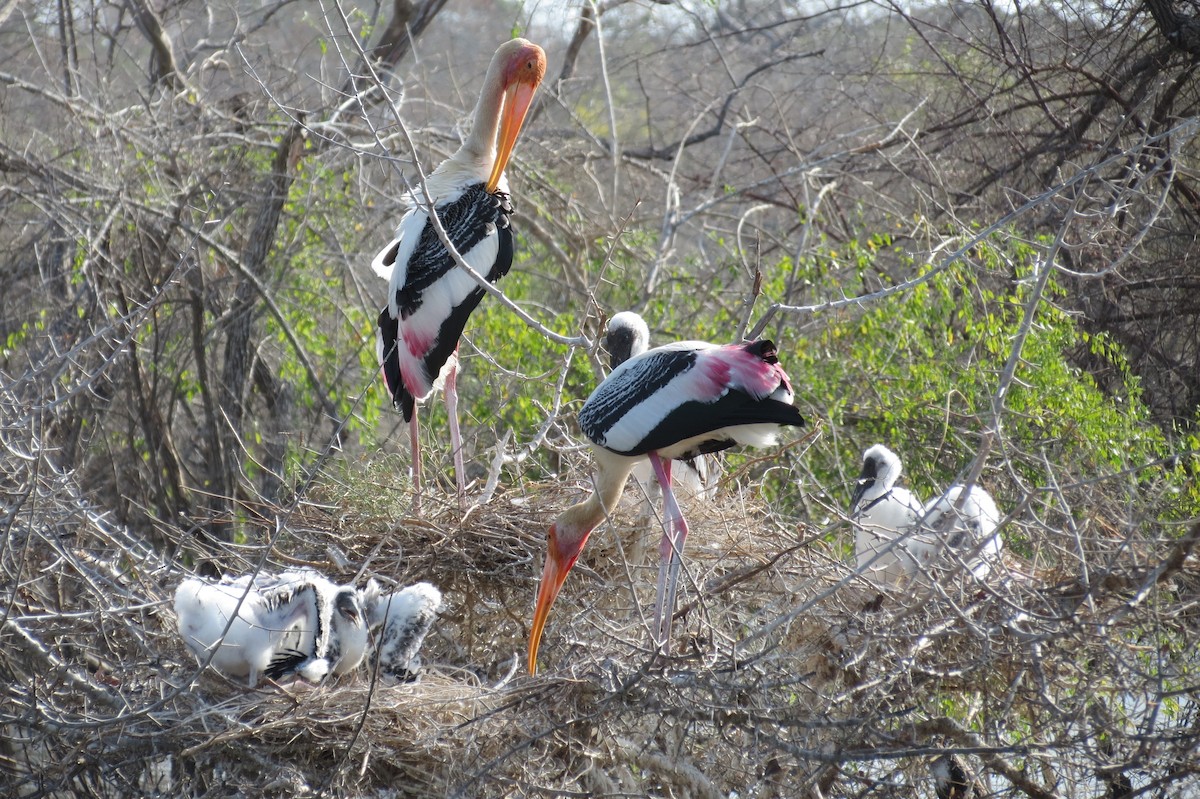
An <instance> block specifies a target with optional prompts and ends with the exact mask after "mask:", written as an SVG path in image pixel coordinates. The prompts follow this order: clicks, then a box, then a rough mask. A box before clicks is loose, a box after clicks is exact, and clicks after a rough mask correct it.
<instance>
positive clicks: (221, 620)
mask: <svg viewBox="0 0 1200 799" xmlns="http://www.w3.org/2000/svg"><path fill="white" fill-rule="evenodd" d="M322 580H324V578H321V577H320V576H319V575H317V574H316V573H315V572H314V573H309V572H285V573H284V574H281V575H267V574H263V575H259V577H258V578H256V579H251V578H250V577H241V578H237V579H233V580H228V579H227V580H222V581H219V582H212V581H209V580H203V579H200V578H195V577H193V578H188V579H186V580H184V581H183V582H182V583H180V584H179V587H178V588H177V589H176V591H175V615H176V617H177V622H178V625H179V634H180V636H181V637H182V638H183V640H184V643H185V644H187V646H188V648H189V649H191V650H192V652H193V654H195V655H196V657H197V658H198V659H200V660H201V661H204V660H205V659H207V658H208V656H209V653H210V652H213V651H214V650H215V653H214V654H213V656H212V660H211V661H210V664H211V665H212V667H213V668H215V669H217V670H218V671H220V672H222V673H224V674H228V675H230V676H233V677H246V678H247V680H248V683H249V685H250V686H251V687H253V686H254V685H256V684H257V683H258V678H259V676H260V675H262V674H270V673H274V671H275V668H276V667H277V666H278V663H279V662H280V661H284V660H291V659H292V658H293V656H294V654H295V653H297V652H303V651H306V650H309V649H311V650H313V651H314V652H315V651H316V650H318V649H321V648H323V647H324V646H326V642H327V640H328V635H329V625H330V613H329V610H328V602H326V601H325V600H324V598H323V595H322V592H323V591H324V586H323V585H322V583H321V581H322ZM325 582H328V581H325ZM231 620H232V621H231ZM294 668H295V670H296V671H297V672H298V673H300V674H301V676H303V677H305V679H310V680H312V681H314V682H315V681H319V680H321V679H322V678H323V677H324V676H325V674H326V673H327V672H328V664H327V663H326V662H325V661H323V660H320V659H318V658H315V657H303V658H300V659H298V660H295V661H294Z"/></svg>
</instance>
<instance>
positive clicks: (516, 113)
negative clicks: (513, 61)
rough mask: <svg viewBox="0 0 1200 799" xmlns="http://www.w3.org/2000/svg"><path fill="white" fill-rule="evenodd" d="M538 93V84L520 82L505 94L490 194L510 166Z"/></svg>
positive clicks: (490, 179)
mask: <svg viewBox="0 0 1200 799" xmlns="http://www.w3.org/2000/svg"><path fill="white" fill-rule="evenodd" d="M536 92H537V84H536V83H533V84H529V83H525V82H520V81H519V82H517V83H514V84H512V85H511V86H509V87H508V89H506V90H505V92H504V111H503V113H502V114H501V117H500V134H499V136H498V137H497V142H496V161H495V163H493V164H492V174H491V175H489V176H488V180H487V190H488V192H489V193H490V192H494V191H495V190H496V186H498V185H499V184H500V176H501V175H503V174H504V167H506V166H508V159H510V158H511V157H512V151H513V147H515V146H516V144H517V137H518V136H520V135H521V125H523V124H524V123H525V115H526V114H527V113H528V112H529V106H530V104H531V103H532V102H533V95H534V94H535V93H536Z"/></svg>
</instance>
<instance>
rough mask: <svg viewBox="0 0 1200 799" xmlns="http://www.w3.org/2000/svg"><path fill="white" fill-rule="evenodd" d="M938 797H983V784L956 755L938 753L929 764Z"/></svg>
mask: <svg viewBox="0 0 1200 799" xmlns="http://www.w3.org/2000/svg"><path fill="white" fill-rule="evenodd" d="M929 772H930V774H932V775H933V789H934V791H935V792H936V793H937V797H938V799H983V796H984V795H985V794H984V790H983V786H982V785H981V784H980V783H979V780H977V779H976V778H975V777H974V776H973V775H972V774H971V773H970V772H969V771H967V768H966V766H964V765H963V762H962V761H961V760H960V759H959V758H958V756H957V755H939V756H938V757H937V758H935V759H934V761H933V763H931V764H930V766H929Z"/></svg>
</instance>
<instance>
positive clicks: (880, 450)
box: [850, 444, 935, 585]
mask: <svg viewBox="0 0 1200 799" xmlns="http://www.w3.org/2000/svg"><path fill="white" fill-rule="evenodd" d="M902 468H903V467H902V466H901V463H900V458H899V456H898V455H896V453H894V452H892V451H891V450H890V449H888V448H887V447H885V446H883V445H882V444H875V445H874V446H872V447H869V448H868V449H867V451H866V452H864V453H863V466H862V472H861V473H860V474H859V476H858V479H857V480H855V486H854V493H853V495H852V496H851V497H850V518H851V519H852V520H853V521H854V528H855V533H854V551H855V554H856V557H857V561H858V568H859V570H860V571H861V572H862V573H863V574H865V575H867V576H868V577H869V578H870V579H871V580H873V581H874V582H875V583H877V584H880V585H888V584H893V585H894V584H897V583H899V582H901V581H903V580H904V579H905V578H907V577H909V576H911V575H913V574H915V573H916V571H917V569H918V564H920V563H924V562H928V559H929V557H930V556H931V555H932V553H933V551H934V549H935V547H934V545H933V542H932V541H929V540H927V538H923V537H920V536H914V535H913V534H912V533H913V531H915V530H916V528H917V525H918V524H919V523H920V521H921V516H922V514H923V513H924V508H923V507H922V506H921V501H920V500H919V499H917V498H916V497H915V496H914V495H913V493H912V492H911V491H909V490H908V489H905V488H899V487H897V486H896V480H897V479H899V477H900V471H901V469H902ZM897 539H899V540H897Z"/></svg>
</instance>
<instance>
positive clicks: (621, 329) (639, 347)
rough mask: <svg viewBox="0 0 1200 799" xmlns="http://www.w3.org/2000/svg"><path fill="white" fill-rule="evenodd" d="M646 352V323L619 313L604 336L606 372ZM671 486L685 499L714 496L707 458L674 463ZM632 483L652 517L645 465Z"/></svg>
mask: <svg viewBox="0 0 1200 799" xmlns="http://www.w3.org/2000/svg"><path fill="white" fill-rule="evenodd" d="M649 348H650V327H649V326H648V325H647V324H646V320H645V319H643V318H642V317H641V316H639V315H638V314H636V313H634V312H633V311H621V312H619V313H616V314H613V317H612V318H611V319H609V320H608V326H607V328H606V329H605V333H604V349H606V350H608V368H609V369H616V368H617V367H618V366H620V365H621V364H623V363H625V362H626V361H628V360H629V359H630V358H632V357H634V356H635V355H641V354H642V353H643V352H645V351H646V350H648V349H649ZM673 467H674V468H675V469H677V470H678V471H675V472H674V473H672V475H671V482H672V483H674V485H676V486H677V487H678V488H680V489H682V492H681V493H683V494H684V495H686V496H691V497H697V498H699V499H703V500H711V499H713V498H714V497H715V496H716V493H717V490H716V489H717V485H716V484H717V480H716V479H715V478H716V474H715V473H714V471H713V464H712V463H711V462H710V461H709V459H708V457H706V456H704V455H697V456H696V457H694V458H685V459H683V460H679V461H675V463H674V464H673ZM633 476H634V479H636V480H637V481H638V484H639V485H640V486H641V487H642V492H643V494H644V495H645V496H646V498H647V500H648V507H647V508H646V512H647V514H653V512H654V506H653V503H654V502H655V501H657V499H658V493H659V491H658V482H657V481H656V480H655V478H654V470H653V469H652V468H651V466H650V462H649V461H639V462H638V463H637V465H636V466H634V467H633Z"/></svg>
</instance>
